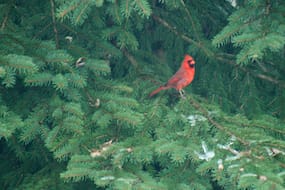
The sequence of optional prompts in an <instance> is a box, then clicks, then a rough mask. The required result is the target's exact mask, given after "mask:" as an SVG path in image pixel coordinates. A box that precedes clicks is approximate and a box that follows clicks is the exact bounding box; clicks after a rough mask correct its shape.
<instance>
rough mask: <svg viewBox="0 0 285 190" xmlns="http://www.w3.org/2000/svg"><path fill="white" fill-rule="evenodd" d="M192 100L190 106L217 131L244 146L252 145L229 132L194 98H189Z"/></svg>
mask: <svg viewBox="0 0 285 190" xmlns="http://www.w3.org/2000/svg"><path fill="white" fill-rule="evenodd" d="M189 100H190V104H191V105H192V106H194V107H195V108H196V109H197V110H199V111H200V112H201V113H202V114H203V116H204V117H205V118H207V120H208V121H209V122H210V123H211V124H212V125H213V126H215V127H216V128H217V129H219V130H221V131H224V132H225V133H226V134H228V135H229V136H234V137H235V138H236V139H237V140H238V141H239V142H240V143H242V144H243V145H249V144H250V143H249V142H247V141H245V140H244V139H242V138H241V137H238V136H236V135H235V134H234V133H232V132H231V131H230V130H228V129H227V128H226V127H224V126H222V125H221V124H219V123H218V122H216V121H215V120H214V119H213V118H211V117H210V116H209V114H208V111H207V110H206V109H205V108H203V107H202V106H201V105H200V104H199V103H198V102H197V101H195V100H194V99H193V98H189Z"/></svg>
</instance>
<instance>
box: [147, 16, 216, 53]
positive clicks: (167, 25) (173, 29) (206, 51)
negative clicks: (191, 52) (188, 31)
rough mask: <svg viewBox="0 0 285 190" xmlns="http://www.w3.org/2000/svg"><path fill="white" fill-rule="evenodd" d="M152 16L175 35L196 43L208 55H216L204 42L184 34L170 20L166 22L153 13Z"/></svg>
mask: <svg viewBox="0 0 285 190" xmlns="http://www.w3.org/2000/svg"><path fill="white" fill-rule="evenodd" d="M152 17H153V19H154V20H156V21H157V22H159V23H160V24H162V25H163V26H164V27H166V28H168V29H169V30H170V31H172V32H173V33H174V34H175V35H177V36H179V37H180V38H181V39H183V40H184V41H186V42H188V43H190V44H193V45H195V46H196V47H198V48H199V49H201V50H202V51H203V52H204V53H205V54H206V55H207V56H208V57H212V56H214V53H213V52H212V51H211V50H209V49H207V48H205V46H204V45H203V44H201V43H200V42H196V41H195V40H193V39H191V38H190V37H188V36H186V35H184V34H180V33H179V32H178V31H177V30H176V28H175V27H173V26H171V25H170V24H169V23H168V22H166V21H165V20H163V19H162V18H160V17H158V16H156V15H154V14H152Z"/></svg>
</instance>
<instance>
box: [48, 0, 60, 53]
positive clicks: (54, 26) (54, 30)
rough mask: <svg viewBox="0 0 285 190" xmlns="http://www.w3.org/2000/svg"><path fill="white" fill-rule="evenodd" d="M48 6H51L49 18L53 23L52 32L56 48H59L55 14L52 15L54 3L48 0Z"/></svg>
mask: <svg viewBox="0 0 285 190" xmlns="http://www.w3.org/2000/svg"><path fill="white" fill-rule="evenodd" d="M50 6H51V7H50V10H51V17H52V23H53V32H54V38H55V43H56V48H59V40H58V31H57V28H56V21H55V13H54V1H53V0H50Z"/></svg>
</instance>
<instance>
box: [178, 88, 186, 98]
mask: <svg viewBox="0 0 285 190" xmlns="http://www.w3.org/2000/svg"><path fill="white" fill-rule="evenodd" d="M179 94H180V96H181V98H183V99H186V97H185V91H184V90H183V89H181V90H179Z"/></svg>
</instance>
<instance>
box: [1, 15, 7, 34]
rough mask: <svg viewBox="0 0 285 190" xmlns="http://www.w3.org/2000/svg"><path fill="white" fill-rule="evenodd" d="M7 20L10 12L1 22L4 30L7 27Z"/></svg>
mask: <svg viewBox="0 0 285 190" xmlns="http://www.w3.org/2000/svg"><path fill="white" fill-rule="evenodd" d="M7 21H8V14H7V15H6V16H5V17H4V19H3V22H2V24H1V30H4V28H5V27H6V23H7Z"/></svg>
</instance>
